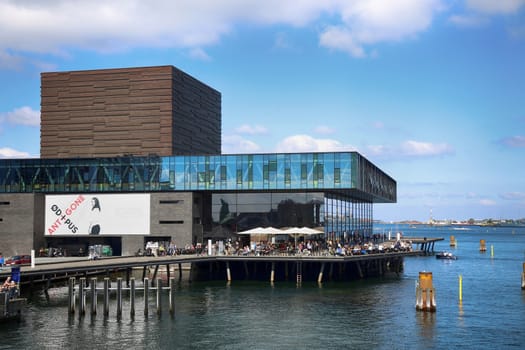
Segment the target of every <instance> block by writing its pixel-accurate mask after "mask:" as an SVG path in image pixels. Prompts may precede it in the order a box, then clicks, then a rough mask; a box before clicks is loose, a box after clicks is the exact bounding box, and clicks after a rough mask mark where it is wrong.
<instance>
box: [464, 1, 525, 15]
mask: <svg viewBox="0 0 525 350" xmlns="http://www.w3.org/2000/svg"><path fill="white" fill-rule="evenodd" d="M466 3H467V7H469V8H470V9H472V10H474V11H478V12H483V13H486V14H512V13H515V12H517V11H518V10H519V9H520V8H521V7H522V6H523V5H525V0H466Z"/></svg>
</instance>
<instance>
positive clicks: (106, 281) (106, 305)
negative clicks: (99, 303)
mask: <svg viewBox="0 0 525 350" xmlns="http://www.w3.org/2000/svg"><path fill="white" fill-rule="evenodd" d="M108 316H109V277H104V317H108Z"/></svg>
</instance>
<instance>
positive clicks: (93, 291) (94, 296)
mask: <svg viewBox="0 0 525 350" xmlns="http://www.w3.org/2000/svg"><path fill="white" fill-rule="evenodd" d="M90 288H91V316H94V315H96V314H97V279H96V277H94V278H92V279H91V285H90Z"/></svg>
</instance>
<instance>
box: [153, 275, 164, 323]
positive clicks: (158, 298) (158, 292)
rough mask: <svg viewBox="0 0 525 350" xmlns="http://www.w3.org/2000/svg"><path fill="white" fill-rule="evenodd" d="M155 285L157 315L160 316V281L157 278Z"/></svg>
mask: <svg viewBox="0 0 525 350" xmlns="http://www.w3.org/2000/svg"><path fill="white" fill-rule="evenodd" d="M155 285H156V286H157V315H159V316H160V313H161V311H162V294H161V292H162V280H161V279H160V278H157V283H155Z"/></svg>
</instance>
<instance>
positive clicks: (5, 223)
mask: <svg viewBox="0 0 525 350" xmlns="http://www.w3.org/2000/svg"><path fill="white" fill-rule="evenodd" d="M38 217H39V216H38V215H35V195H34V194H32V193H29V194H3V193H2V194H0V252H2V255H3V256H4V257H8V256H11V255H17V254H31V249H34V245H33V243H34V242H33V237H34V235H35V233H34V225H35V220H38Z"/></svg>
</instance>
